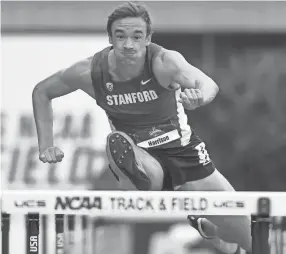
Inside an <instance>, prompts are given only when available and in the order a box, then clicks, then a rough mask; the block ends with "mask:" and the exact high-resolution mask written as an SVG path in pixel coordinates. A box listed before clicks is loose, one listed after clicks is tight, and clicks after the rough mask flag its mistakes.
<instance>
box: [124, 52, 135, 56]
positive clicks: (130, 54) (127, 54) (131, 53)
mask: <svg viewBox="0 0 286 254" xmlns="http://www.w3.org/2000/svg"><path fill="white" fill-rule="evenodd" d="M135 53H136V51H124V52H123V55H125V56H133V55H135Z"/></svg>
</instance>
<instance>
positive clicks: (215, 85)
mask: <svg viewBox="0 0 286 254" xmlns="http://www.w3.org/2000/svg"><path fill="white" fill-rule="evenodd" d="M211 83H212V90H213V93H214V95H215V96H216V95H217V94H218V92H219V87H218V85H217V83H216V82H214V81H213V80H212V82H211Z"/></svg>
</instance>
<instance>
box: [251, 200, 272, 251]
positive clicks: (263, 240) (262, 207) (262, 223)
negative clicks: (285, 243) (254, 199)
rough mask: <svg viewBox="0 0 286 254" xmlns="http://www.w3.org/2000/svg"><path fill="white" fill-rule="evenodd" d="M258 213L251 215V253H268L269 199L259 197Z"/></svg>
mask: <svg viewBox="0 0 286 254" xmlns="http://www.w3.org/2000/svg"><path fill="white" fill-rule="evenodd" d="M257 210H258V213H257V214H256V215H252V216H251V235H252V253H253V254H270V246H269V242H268V240H269V225H270V223H271V219H270V199H269V198H259V199H258V204H257Z"/></svg>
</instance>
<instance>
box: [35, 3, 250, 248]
mask: <svg viewBox="0 0 286 254" xmlns="http://www.w3.org/2000/svg"><path fill="white" fill-rule="evenodd" d="M107 32H108V36H109V42H110V44H111V45H112V46H111V47H107V48H105V49H103V50H102V51H100V52H97V53H96V54H95V55H94V56H93V57H90V58H88V59H85V60H82V61H79V62H77V63H75V64H74V65H72V66H70V67H68V68H67V69H64V70H61V71H59V72H57V73H55V74H54V75H52V76H50V77H48V78H47V79H45V80H43V81H42V82H40V83H39V84H37V86H36V87H35V88H34V91H33V109H34V117H35V122H36V127H37V132H38V142H39V152H40V155H39V157H40V160H41V161H42V162H44V163H45V162H48V163H56V162H60V161H61V160H62V158H63V152H62V151H61V150H60V149H59V148H57V147H56V146H54V142H53V114H52V106H51V101H52V99H53V98H56V97H60V96H63V95H66V94H69V93H71V92H74V91H76V90H78V89H81V90H82V91H84V92H86V93H87V94H88V95H90V96H91V97H92V98H94V99H95V100H96V102H97V104H98V105H99V106H100V107H101V108H103V109H104V110H105V112H106V114H107V116H108V118H109V121H110V124H111V127H112V132H111V133H110V134H109V135H108V137H107V145H106V152H107V156H108V159H109V163H110V170H111V171H112V173H113V174H114V176H115V177H116V178H117V179H118V181H119V182H121V181H126V180H128V181H129V182H131V183H132V184H133V185H134V186H135V187H136V188H137V189H138V190H162V189H166V188H168V187H169V186H168V185H165V184H166V183H168V184H169V185H170V183H171V185H172V186H171V187H172V188H171V189H172V190H183V191H233V188H232V186H231V185H230V183H229V182H228V181H227V180H226V179H225V178H224V177H223V176H222V175H221V174H220V173H219V171H218V170H217V169H216V168H215V166H214V164H213V163H212V161H211V159H210V157H209V155H208V153H207V150H206V147H205V143H204V142H202V140H201V139H200V138H199V137H198V136H197V135H196V134H195V133H194V132H193V130H192V128H191V127H190V126H189V125H188V121H187V120H188V119H187V116H186V114H185V112H184V108H183V105H184V106H185V107H186V108H187V109H189V110H193V109H196V108H197V107H200V106H203V105H206V104H208V103H210V102H211V101H212V100H213V99H214V98H215V96H216V94H217V92H218V86H217V85H216V83H215V82H214V81H213V80H212V79H211V78H209V77H208V76H207V75H205V74H204V73H203V72H202V71H200V70H198V69H197V68H195V67H194V66H192V65H190V64H189V63H188V62H187V61H186V60H185V59H184V57H183V56H182V55H181V54H180V53H178V52H176V51H172V50H167V49H165V48H163V47H161V46H159V45H157V44H154V43H151V35H152V30H151V21H150V16H149V13H148V11H147V10H146V9H145V7H144V6H142V5H139V4H134V3H126V4H124V5H123V6H120V7H118V8H117V9H115V10H114V11H113V12H112V14H111V15H110V16H109V17H108V22H107ZM182 89H185V90H184V91H183V92H182ZM168 179H171V182H170V181H168ZM171 189H170V188H169V190H171ZM188 219H189V222H190V224H191V225H192V226H193V227H195V228H196V229H197V230H198V231H199V232H200V234H201V235H202V236H203V237H204V238H205V239H207V240H209V241H210V242H211V243H212V244H214V245H215V246H216V247H217V248H218V249H220V250H221V251H222V252H224V253H239V249H240V247H242V248H244V249H245V250H250V249H251V234H250V221H249V220H248V218H246V217H240V218H237V217H234V216H232V217H226V216H224V217H222V216H214V217H207V218H194V217H192V216H189V218H188ZM239 246H240V247H239Z"/></svg>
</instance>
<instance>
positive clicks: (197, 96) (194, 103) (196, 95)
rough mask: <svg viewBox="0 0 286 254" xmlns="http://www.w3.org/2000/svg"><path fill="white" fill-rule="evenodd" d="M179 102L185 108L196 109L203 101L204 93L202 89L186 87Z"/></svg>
mask: <svg viewBox="0 0 286 254" xmlns="http://www.w3.org/2000/svg"><path fill="white" fill-rule="evenodd" d="M179 102H181V103H182V104H183V106H184V108H185V109H188V110H194V109H196V108H198V107H200V106H201V105H202V103H203V94H202V92H201V90H200V89H185V90H184V92H182V93H181V94H180V99H179Z"/></svg>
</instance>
